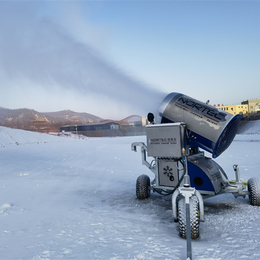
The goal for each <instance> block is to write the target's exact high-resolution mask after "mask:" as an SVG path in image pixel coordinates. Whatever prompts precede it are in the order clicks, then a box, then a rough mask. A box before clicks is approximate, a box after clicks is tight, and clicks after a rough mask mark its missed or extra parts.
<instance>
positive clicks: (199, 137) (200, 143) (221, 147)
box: [156, 93, 240, 158]
mask: <svg viewBox="0 0 260 260" xmlns="http://www.w3.org/2000/svg"><path fill="white" fill-rule="evenodd" d="M156 121H157V123H158V124H164V123H177V122H184V123H185V124H186V127H187V134H188V139H187V145H189V146H190V147H200V148H202V149H204V150H206V151H208V152H210V153H212V157H213V158H216V157H218V156H219V155H220V154H222V153H223V152H224V151H225V150H226V149H227V148H228V146H229V145H230V144H231V143H232V141H233V139H234V137H235V135H236V133H237V129H238V126H239V122H240V115H232V114H229V113H226V112H225V111H223V110H220V109H217V108H216V107H213V106H210V105H208V104H207V103H203V102H201V101H198V100H196V99H194V98H191V97H189V96H186V95H183V94H180V93H170V94H169V95H167V96H166V97H165V99H164V100H163V101H162V103H161V106H160V107H159V110H158V115H157V120H156Z"/></svg>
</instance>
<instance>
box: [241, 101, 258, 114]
mask: <svg viewBox="0 0 260 260" xmlns="http://www.w3.org/2000/svg"><path fill="white" fill-rule="evenodd" d="M241 104H242V105H248V112H249V113H250V114H251V113H260V100H259V99H255V100H246V101H242V102H241Z"/></svg>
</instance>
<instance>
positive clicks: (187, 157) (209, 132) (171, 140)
mask: <svg viewBox="0 0 260 260" xmlns="http://www.w3.org/2000/svg"><path fill="white" fill-rule="evenodd" d="M147 119H148V121H149V122H150V124H148V125H147V126H146V143H144V142H135V143H132V146H131V148H132V151H137V147H138V146H140V148H141V154H142V164H143V165H145V166H146V167H147V168H148V169H149V171H151V172H152V173H153V174H154V179H153V180H152V181H150V177H149V175H146V174H142V175H140V176H139V177H138V178H137V180H136V196H137V198H138V199H140V200H144V199H147V198H149V197H150V193H151V192H156V193H159V194H160V195H170V194H172V211H173V219H174V220H175V221H176V222H178V223H179V234H180V236H181V237H182V238H186V239H187V243H188V239H189V243H188V244H190V240H191V239H196V238H198V237H199V223H200V222H201V221H204V201H203V200H204V199H207V198H209V197H213V196H216V195H220V194H224V193H231V194H233V195H234V196H235V197H238V196H242V197H244V198H245V197H246V196H249V202H250V204H251V205H253V206H260V179H259V178H250V179H249V180H248V182H247V183H246V182H245V181H243V180H242V179H240V173H239V168H238V165H237V164H235V165H233V171H234V173H235V178H234V179H232V180H229V179H228V177H227V174H226V173H225V171H224V170H223V169H222V168H221V166H220V165H219V164H217V163H216V162H215V161H214V160H213V159H212V158H209V157H206V156H205V155H204V153H205V152H204V151H202V150H201V149H203V150H206V151H208V152H210V153H211V154H212V157H213V158H216V157H218V156H219V155H221V154H222V153H223V152H224V151H225V150H226V149H227V148H228V147H229V145H230V144H231V143H232V141H233V139H234V137H235V135H236V133H237V130H238V127H239V122H240V116H239V115H232V114H229V113H227V112H226V111H223V110H220V109H217V108H215V107H213V106H210V105H209V104H208V102H205V103H203V102H201V101H198V100H196V99H194V98H191V97H189V96H186V95H184V94H180V93H170V94H168V95H167V96H166V97H165V98H164V100H163V101H162V103H161V105H160V106H159V109H158V112H157V115H156V118H155V117H154V115H153V114H152V113H149V114H148V118H147ZM200 148H201V149H200ZM187 248H188V247H187ZM190 248H191V247H189V249H190ZM189 252H190V251H189ZM190 259H191V257H190Z"/></svg>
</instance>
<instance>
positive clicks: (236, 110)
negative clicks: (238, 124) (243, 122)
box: [217, 104, 248, 117]
mask: <svg viewBox="0 0 260 260" xmlns="http://www.w3.org/2000/svg"><path fill="white" fill-rule="evenodd" d="M217 108H218V109H221V110H224V111H226V112H228V113H230V114H232V115H241V116H243V117H248V105H242V104H240V105H230V106H223V105H222V106H217Z"/></svg>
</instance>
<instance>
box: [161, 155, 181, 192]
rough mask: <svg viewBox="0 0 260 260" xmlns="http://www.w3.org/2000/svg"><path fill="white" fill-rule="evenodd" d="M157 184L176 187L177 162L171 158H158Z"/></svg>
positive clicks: (177, 178) (177, 179) (177, 180)
mask: <svg viewBox="0 0 260 260" xmlns="http://www.w3.org/2000/svg"><path fill="white" fill-rule="evenodd" d="M158 177H159V178H158V181H159V183H158V185H159V186H166V187H176V186H177V185H178V182H179V170H178V163H177V162H175V161H173V160H171V159H158Z"/></svg>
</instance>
